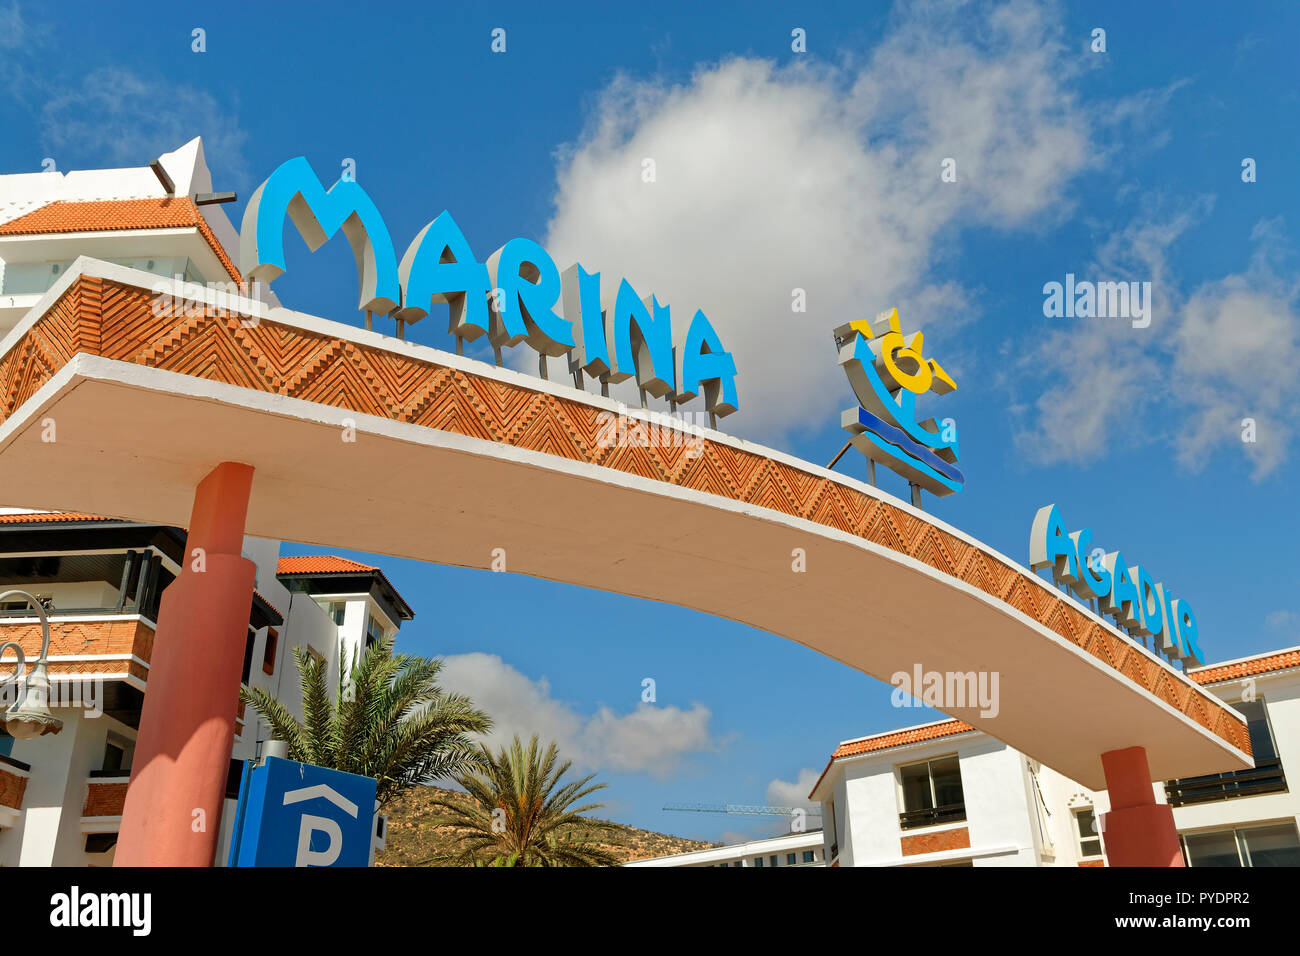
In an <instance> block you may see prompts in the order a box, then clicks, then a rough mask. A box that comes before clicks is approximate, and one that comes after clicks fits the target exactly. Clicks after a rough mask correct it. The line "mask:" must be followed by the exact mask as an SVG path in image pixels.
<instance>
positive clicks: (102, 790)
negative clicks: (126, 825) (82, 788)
mask: <svg viewBox="0 0 1300 956" xmlns="http://www.w3.org/2000/svg"><path fill="white" fill-rule="evenodd" d="M126 787H127V785H126V784H124V783H91V784H90V785H89V786H88V787H87V788H86V805H85V807H84V808H82V811H81V815H82V816H83V817H120V816H121V815H122V807H123V805H124V804H125V803H126Z"/></svg>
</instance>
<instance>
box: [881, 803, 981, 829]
mask: <svg viewBox="0 0 1300 956" xmlns="http://www.w3.org/2000/svg"><path fill="white" fill-rule="evenodd" d="M965 819H966V804H965V803H949V804H947V805H945V806H942V807H927V808H926V809H924V810H904V811H903V812H902V813H900V814H899V815H898V825H899V826H900V827H902V828H903V829H904V830H915V829H916V828H917V827H930V826H934V825H935V824H937V823H956V822H957V821H960V820H965Z"/></svg>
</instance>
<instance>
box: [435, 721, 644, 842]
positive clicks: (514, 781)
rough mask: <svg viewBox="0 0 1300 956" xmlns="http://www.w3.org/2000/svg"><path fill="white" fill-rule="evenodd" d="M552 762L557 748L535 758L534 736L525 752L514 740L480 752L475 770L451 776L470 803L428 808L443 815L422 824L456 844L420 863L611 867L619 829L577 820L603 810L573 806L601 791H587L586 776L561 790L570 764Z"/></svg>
mask: <svg viewBox="0 0 1300 956" xmlns="http://www.w3.org/2000/svg"><path fill="white" fill-rule="evenodd" d="M557 763H559V749H558V748H557V747H556V746H555V744H553V743H552V744H550V745H549V746H548V747H547V748H546V753H545V754H543V753H541V749H540V745H539V744H538V741H537V736H536V735H535V734H534V735H533V738H532V739H531V740H530V741H529V742H528V749H527V751H525V750H524V746H523V744H521V743H520V742H519V737H518V736H516V737H515V738H514V742H513V743H512V744H511V745H510V747H509V748H508V749H507V748H506V747H502V748H501V750H500V751H498V752H497V753H495V754H494V753H492V752H491V751H489V750H488V749H487V748H486V747H483V748H481V750H480V753H479V766H478V768H477V769H475V770H470V771H466V772H463V773H460V774H458V775H457V776H456V782H457V783H458V784H460V785H461V786H462V787H464V788H465V790H466V791H467V794H468V796H467V797H463V796H460V795H459V794H457V795H455V796H451V797H439V798H437V799H434V800H433V801H432V804H433V805H434V806H436V807H441V808H442V810H443V811H445V812H444V813H443V814H442V815H441V816H439V817H437V818H435V819H433V820H430V821H429V824H428V825H429V826H433V827H441V826H446V827H452V828H454V831H455V842H454V844H453V846H452V847H451V849H449V850H447V851H444V852H443V853H441V854H439V855H437V856H435V857H432V858H431V859H428V860H425V861H424V864H425V865H428V864H440V865H444V866H447V865H449V866H617V865H618V864H619V862H620V859H619V857H618V856H617V855H616V854H615V853H613V852H612V851H611V850H610V849H609V848H608V845H609V844H612V843H617V841H618V837H619V835H620V834H621V833H622V827H619V826H618V825H617V824H613V823H605V822H603V821H600V820H592V819H590V818H588V817H584V816H581V814H583V813H585V812H587V811H589V810H595V809H598V808H599V807H601V806H602V804H599V803H588V804H584V805H582V806H575V805H574V804H576V803H577V802H578V801H579V800H582V799H583V798H584V797H587V796H589V795H590V794H592V793H595V792H596V791H597V790H602V789H604V787H605V784H603V783H597V784H593V783H592V782H591V781H592V779H593V778H594V776H595V775H594V774H590V775H588V776H586V777H583V778H582V779H581V780H574V781H572V782H570V783H566V784H564V785H563V786H561V785H560V778H561V777H563V776H564V775H565V774H566V773H567V772H568V771H569V767H570V766H571V765H572V762H571V761H568V760H566V761H564V763H562V764H559V765H558V766H557ZM602 844H604V845H602Z"/></svg>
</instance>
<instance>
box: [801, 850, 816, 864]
mask: <svg viewBox="0 0 1300 956" xmlns="http://www.w3.org/2000/svg"><path fill="white" fill-rule="evenodd" d="M816 859H817V856H816V854H814V853H813V851H812V850H804V851H803V861H804V862H805V863H812V862H813V861H814V860H816Z"/></svg>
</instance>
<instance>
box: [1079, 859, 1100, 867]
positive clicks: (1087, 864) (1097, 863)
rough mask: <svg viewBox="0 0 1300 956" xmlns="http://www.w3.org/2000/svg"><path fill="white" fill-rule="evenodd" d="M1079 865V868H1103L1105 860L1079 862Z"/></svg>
mask: <svg viewBox="0 0 1300 956" xmlns="http://www.w3.org/2000/svg"><path fill="white" fill-rule="evenodd" d="M1079 865H1080V866H1105V865H1106V861H1105V860H1080V861H1079Z"/></svg>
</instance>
